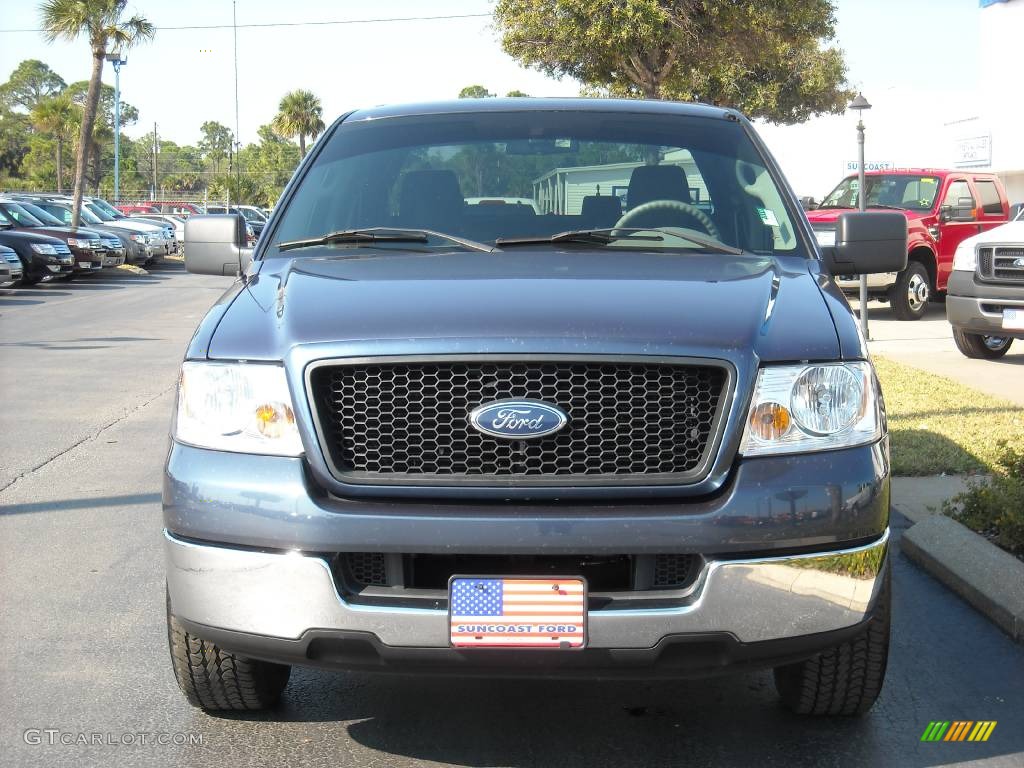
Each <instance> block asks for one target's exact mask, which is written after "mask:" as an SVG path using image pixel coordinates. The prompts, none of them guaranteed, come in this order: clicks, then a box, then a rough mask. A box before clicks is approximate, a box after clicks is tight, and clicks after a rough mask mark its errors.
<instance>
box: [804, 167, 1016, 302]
mask: <svg viewBox="0 0 1024 768" xmlns="http://www.w3.org/2000/svg"><path fill="white" fill-rule="evenodd" d="M865 184H866V186H867V198H866V199H867V204H866V208H867V209H868V210H896V211H900V212H902V213H903V214H904V215H905V216H906V218H907V249H908V251H907V267H906V269H904V270H903V271H901V272H891V273H886V274H877V275H870V276H869V277H868V295H869V296H870V297H871V298H874V299H878V300H880V301H886V302H889V303H890V304H891V305H892V309H893V312H894V313H895V315H896V316H897V317H898V318H899V319H901V320H919V319H920V318H922V317H923V316H924V314H925V312H926V311H927V309H928V302H929V301H931V300H932V299H934V298H936V297H937V296H941V295H944V294H945V292H946V290H947V288H948V284H949V278H950V274H951V272H952V271H953V256H954V255H955V254H956V249H957V247H958V246H959V245H960V243H962V242H963V241H964V240H966V239H967V238H969V237H972V236H973V235H977V234H980V233H982V232H987V231H988V230H991V229H994V228H995V227H998V226H1000V225H1001V224H1005V223H1006V222H1007V221H1008V220H1009V216H1010V204H1009V202H1008V200H1007V198H1006V190H1005V189H1004V188H1003V184H1002V182H1001V181H1000V180H999V178H998V177H997V176H995V175H994V174H991V173H974V172H970V171H954V170H938V169H930V168H911V169H900V170H885V171H869V172H868V173H866V174H865ZM858 205H859V196H858V180H857V176H856V175H852V176H847V177H846V178H845V179H843V180H842V181H841V182H840V183H839V185H838V186H836V188H835V189H833V190H832V191H831V192H830V193H829V194H828V195H826V196H825V199H824V200H823V201H822V203H821V205H820V206H818V207H817V208H816V209H815V210H811V211H807V218H808V220H809V221H810V222H811V227H812V228H813V229H814V231H815V235H816V236H817V238H818V241H819V242H820V243H821V244H822V245H823V246H828V245H829V244H831V243H832V242H834V238H835V235H834V231H835V221H836V219H837V218H838V217H839V215H840V214H841V213H843V212H844V211H850V210H855V209H856V208H857V207H858ZM837 284H838V285H839V287H840V288H841V289H842V290H843V291H844V292H846V293H849V294H856V293H857V290H858V288H859V286H860V281H859V276H857V275H852V274H851V275H843V276H840V278H839V280H838V281H837Z"/></svg>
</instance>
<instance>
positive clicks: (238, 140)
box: [231, 0, 242, 190]
mask: <svg viewBox="0 0 1024 768" xmlns="http://www.w3.org/2000/svg"><path fill="white" fill-rule="evenodd" d="M231 27H232V30H233V32H234V37H235V189H236V190H237V189H239V188H240V187H241V179H240V178H239V177H240V176H241V168H239V163H238V150H239V149H241V147H242V137H241V134H240V133H239V122H238V2H237V0H231Z"/></svg>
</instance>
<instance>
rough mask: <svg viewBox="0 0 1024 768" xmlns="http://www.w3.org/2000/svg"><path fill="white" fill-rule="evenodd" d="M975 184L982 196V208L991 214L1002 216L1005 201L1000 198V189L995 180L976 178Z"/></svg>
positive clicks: (987, 213)
mask: <svg viewBox="0 0 1024 768" xmlns="http://www.w3.org/2000/svg"><path fill="white" fill-rule="evenodd" d="M974 186H975V187H976V188H977V190H978V195H979V196H980V197H981V210H982V211H983V212H984V213H985V214H986V215H989V216H1001V215H1002V213H1003V201H1002V200H1000V199H999V190H998V189H997V188H996V183H995V182H994V181H982V180H976V181H975V182H974Z"/></svg>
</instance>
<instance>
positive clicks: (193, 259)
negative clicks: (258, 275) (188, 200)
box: [185, 213, 252, 275]
mask: <svg viewBox="0 0 1024 768" xmlns="http://www.w3.org/2000/svg"><path fill="white" fill-rule="evenodd" d="M251 263H252V248H249V247H247V239H246V235H245V219H243V218H242V217H241V216H239V215H238V214H235V213H229V214H214V215H209V216H190V217H189V218H188V219H187V220H186V221H185V269H187V270H188V271H189V272H194V273H195V274H198V275H240V274H242V273H243V272H245V270H246V269H248V267H249V265H250V264H251Z"/></svg>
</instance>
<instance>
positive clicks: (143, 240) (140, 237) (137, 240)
mask: <svg viewBox="0 0 1024 768" xmlns="http://www.w3.org/2000/svg"><path fill="white" fill-rule="evenodd" d="M128 238H129V239H130V240H131V241H132V242H135V243H138V244H139V245H145V244H146V236H145V235H128Z"/></svg>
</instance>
